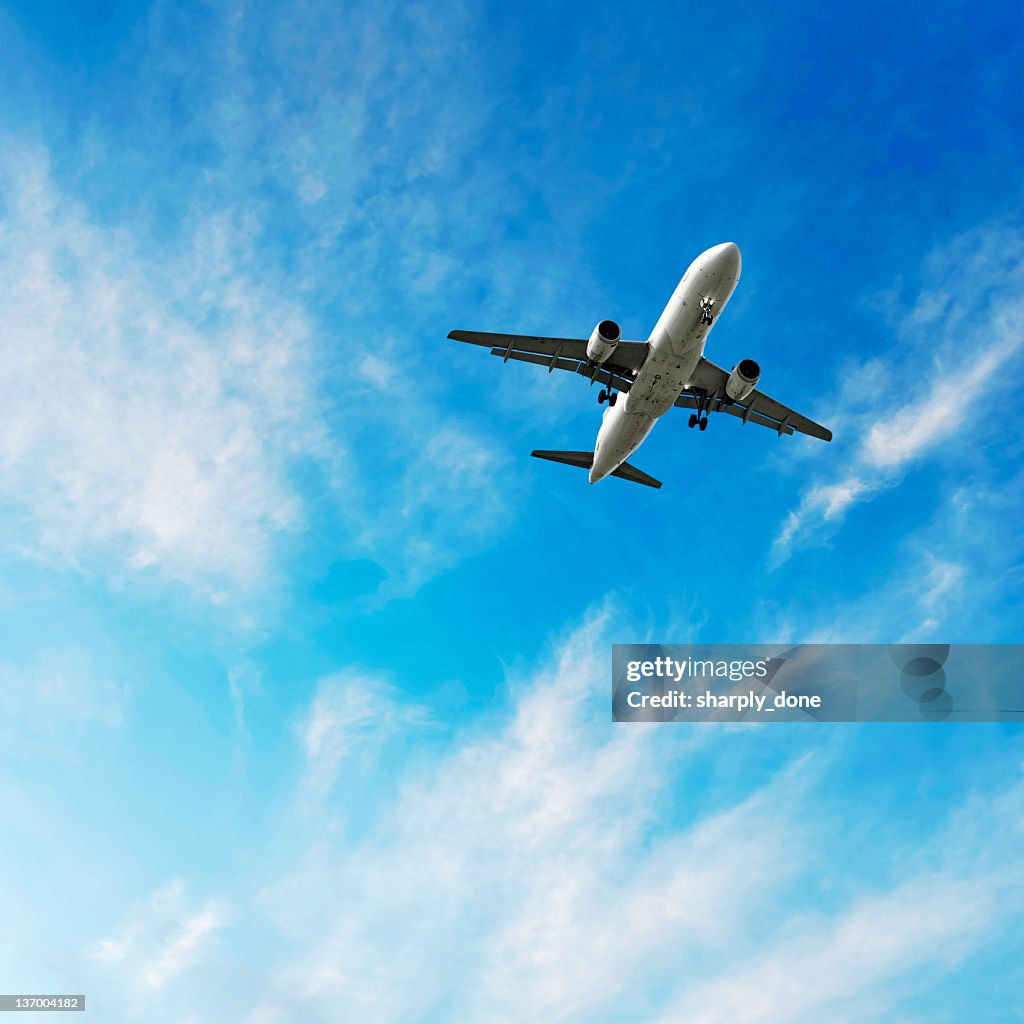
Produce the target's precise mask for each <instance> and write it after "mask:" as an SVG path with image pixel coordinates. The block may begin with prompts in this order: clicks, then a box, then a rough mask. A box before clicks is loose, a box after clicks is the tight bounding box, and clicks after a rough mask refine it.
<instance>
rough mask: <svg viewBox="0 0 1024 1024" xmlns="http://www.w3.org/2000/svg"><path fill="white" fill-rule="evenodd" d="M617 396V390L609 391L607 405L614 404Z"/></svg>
mask: <svg viewBox="0 0 1024 1024" xmlns="http://www.w3.org/2000/svg"><path fill="white" fill-rule="evenodd" d="M618 398H619V393H618V391H613V392H612V393H611V394H610V395H609V396H608V404H609V405H614V404H615V403H616V401H618Z"/></svg>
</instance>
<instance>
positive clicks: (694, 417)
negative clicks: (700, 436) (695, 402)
mask: <svg viewBox="0 0 1024 1024" xmlns="http://www.w3.org/2000/svg"><path fill="white" fill-rule="evenodd" d="M695 426H697V414H696V413H694V414H693V415H692V416H691V417H690V427H691V429H692V428H693V427H695Z"/></svg>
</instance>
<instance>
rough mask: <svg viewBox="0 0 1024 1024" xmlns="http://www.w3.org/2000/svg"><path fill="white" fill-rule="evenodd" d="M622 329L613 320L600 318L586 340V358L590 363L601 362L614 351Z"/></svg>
mask: <svg viewBox="0 0 1024 1024" xmlns="http://www.w3.org/2000/svg"><path fill="white" fill-rule="evenodd" d="M621 337H622V331H621V330H620V329H619V325H618V324H617V323H616V322H615V321H614V320H602V321H601V322H600V323H599V324H598V325H597V326H596V327H595V328H594V333H593V334H591V336H590V341H588V342H587V358H588V359H589V360H590V361H591V362H592V363H603V362H605V360H607V359H608V357H609V356H611V354H612V353H613V352H614V351H615V346H616V345H618V343H619V339H620V338H621Z"/></svg>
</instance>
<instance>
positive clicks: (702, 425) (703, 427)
mask: <svg viewBox="0 0 1024 1024" xmlns="http://www.w3.org/2000/svg"><path fill="white" fill-rule="evenodd" d="M700 429H701V430H707V429H708V418H707V416H705V417H704V419H702V420H701V421H700Z"/></svg>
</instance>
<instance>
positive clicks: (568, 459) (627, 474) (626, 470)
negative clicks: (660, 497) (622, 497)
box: [530, 451, 661, 487]
mask: <svg viewBox="0 0 1024 1024" xmlns="http://www.w3.org/2000/svg"><path fill="white" fill-rule="evenodd" d="M530 454H531V455H532V456H533V457H534V458H535V459H547V460H548V462H561V463H564V464H565V465H566V466H579V468H580V469H590V467H591V466H592V465H593V464H594V453H593V452H554V451H533V452H530ZM612 476H617V477H621V478H622V479H623V480H629V481H630V482H631V483H634V484H644V485H645V486H647V487H660V486H661V481H660V480H655V479H654V477H653V476H648V475H647V474H646V473H644V472H643V471H642V470H639V469H637V468H636V466H631V465H630V464H629V463H628V462H624V463H623V464H622V465H621V466H619V468H618V469H617V470H615V472H614V473H612Z"/></svg>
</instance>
